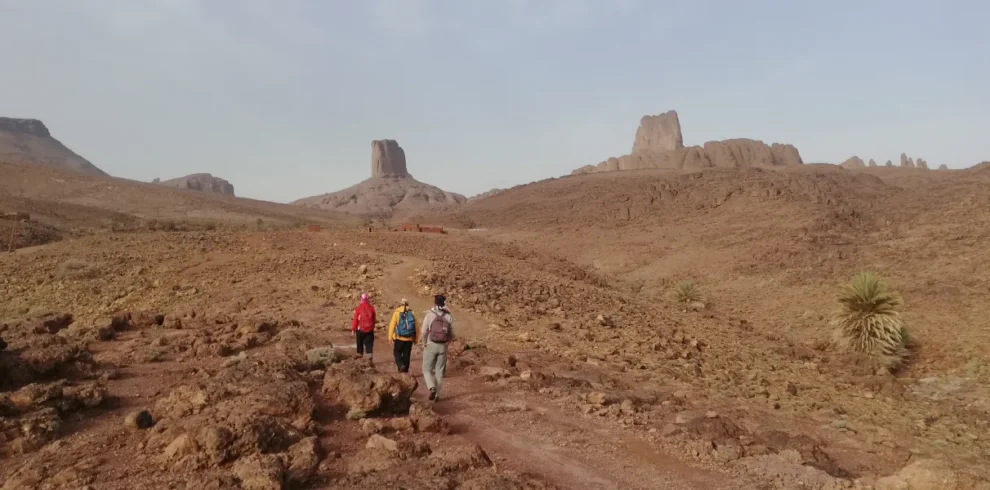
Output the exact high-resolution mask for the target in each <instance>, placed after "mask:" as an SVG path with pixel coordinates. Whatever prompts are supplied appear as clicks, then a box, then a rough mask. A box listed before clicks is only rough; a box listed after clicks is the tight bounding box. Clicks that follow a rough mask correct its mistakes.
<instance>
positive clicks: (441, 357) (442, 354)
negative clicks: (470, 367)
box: [433, 344, 447, 400]
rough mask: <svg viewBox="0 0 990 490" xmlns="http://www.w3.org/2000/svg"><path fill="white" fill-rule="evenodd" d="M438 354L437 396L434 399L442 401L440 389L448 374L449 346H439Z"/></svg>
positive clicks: (436, 369) (436, 370) (436, 367)
mask: <svg viewBox="0 0 990 490" xmlns="http://www.w3.org/2000/svg"><path fill="white" fill-rule="evenodd" d="M437 347H439V349H437V354H436V361H435V362H436V364H435V369H434V370H435V372H436V373H435V375H436V387H437V389H436V394H435V395H434V396H433V397H434V399H437V400H439V399H440V387H441V386H443V375H444V374H445V373H446V372H447V344H437Z"/></svg>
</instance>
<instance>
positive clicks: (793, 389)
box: [787, 381, 798, 396]
mask: <svg viewBox="0 0 990 490" xmlns="http://www.w3.org/2000/svg"><path fill="white" fill-rule="evenodd" d="M787 393H788V394H789V395H791V396H797V394H798V388H797V385H795V384H794V383H792V382H790V381H788V382H787Z"/></svg>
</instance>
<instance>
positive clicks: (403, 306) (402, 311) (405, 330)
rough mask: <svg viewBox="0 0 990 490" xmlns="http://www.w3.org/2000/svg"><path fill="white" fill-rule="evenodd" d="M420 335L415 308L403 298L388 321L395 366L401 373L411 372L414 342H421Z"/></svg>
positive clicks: (389, 338)
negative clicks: (410, 306) (410, 365)
mask: <svg viewBox="0 0 990 490" xmlns="http://www.w3.org/2000/svg"><path fill="white" fill-rule="evenodd" d="M419 337H420V335H419V329H418V328H416V317H415V316H414V315H413V310H412V308H409V301H407V300H406V299H405V298H402V300H401V301H400V305H399V307H398V308H396V309H395V312H394V313H392V320H391V321H389V322H388V341H389V342H390V343H391V344H392V353H393V355H394V356H395V366H396V367H397V368H399V372H400V373H408V372H409V363H410V360H411V358H412V348H413V344H415V343H416V342H419Z"/></svg>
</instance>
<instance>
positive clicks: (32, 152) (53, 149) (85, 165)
mask: <svg viewBox="0 0 990 490" xmlns="http://www.w3.org/2000/svg"><path fill="white" fill-rule="evenodd" d="M0 161H15V162H22V163H26V164H30V165H45V166H49V167H55V168H60V169H63V170H70V171H73V172H79V173H84V174H89V175H107V174H106V172H104V171H102V170H100V169H98V168H96V166H95V165H93V164H92V163H89V161H87V160H86V159H85V158H83V157H81V156H79V155H77V154H75V153H73V151H72V150H70V149H68V148H66V147H65V145H63V144H62V143H60V142H59V141H58V140H56V139H55V138H53V137H52V135H51V132H49V131H48V128H47V127H45V125H44V123H42V122H41V121H38V120H36V119H11V118H7V117H0Z"/></svg>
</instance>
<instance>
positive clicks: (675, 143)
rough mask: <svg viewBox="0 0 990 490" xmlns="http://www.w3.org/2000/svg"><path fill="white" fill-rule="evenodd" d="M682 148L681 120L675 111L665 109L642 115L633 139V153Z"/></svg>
mask: <svg viewBox="0 0 990 490" xmlns="http://www.w3.org/2000/svg"><path fill="white" fill-rule="evenodd" d="M681 148H684V138H683V136H682V135H681V121H680V119H678V117H677V111H667V112H664V113H663V114H658V115H656V116H643V118H642V119H640V120H639V128H638V129H637V130H636V140H635V141H633V148H632V152H633V153H639V152H664V151H673V150H678V149H681Z"/></svg>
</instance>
